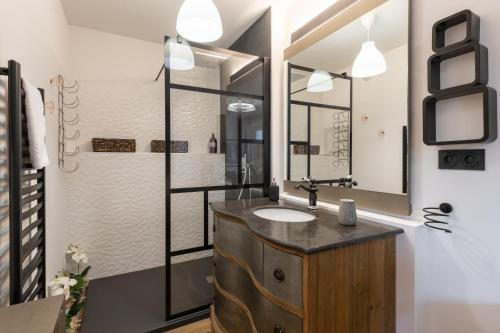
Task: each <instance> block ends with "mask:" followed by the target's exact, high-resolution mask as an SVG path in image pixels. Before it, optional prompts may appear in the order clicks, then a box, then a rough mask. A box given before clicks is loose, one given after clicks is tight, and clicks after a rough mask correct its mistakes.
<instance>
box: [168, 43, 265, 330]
mask: <svg viewBox="0 0 500 333" xmlns="http://www.w3.org/2000/svg"><path fill="white" fill-rule="evenodd" d="M167 40H168V39H167V38H166V41H167ZM191 49H192V51H193V55H194V60H195V67H194V68H192V69H190V70H184V71H178V70H169V69H168V68H167V69H166V72H165V87H166V88H165V97H166V104H165V105H166V117H165V119H166V128H165V140H166V142H171V141H183V142H187V146H188V149H187V152H182V153H180V152H179V153H178V152H177V150H176V149H175V145H172V146H170V145H166V147H167V150H166V154H165V158H166V251H167V253H166V294H167V295H166V296H167V302H166V314H167V320H172V319H177V318H185V316H189V315H195V314H198V313H202V312H204V311H205V312H206V311H208V308H209V306H210V304H211V303H212V296H213V289H212V284H213V277H212V248H213V245H212V244H213V243H212V237H213V235H212V224H213V221H212V213H211V211H210V207H209V203H210V202H215V201H223V200H237V199H245V198H249V197H262V196H266V195H267V190H268V185H269V183H270V179H269V177H270V176H269V175H270V172H269V170H270V167H269V165H270V158H269V123H270V121H269V114H270V111H269V95H268V91H269V59H266V58H259V57H256V56H252V55H248V54H242V53H237V52H233V51H229V50H224V49H218V48H213V47H207V46H204V45H198V44H191ZM212 134H213V135H214V136H215V137H216V139H217V143H218V147H217V153H216V154H214V153H209V140H210V138H211V137H212Z"/></svg>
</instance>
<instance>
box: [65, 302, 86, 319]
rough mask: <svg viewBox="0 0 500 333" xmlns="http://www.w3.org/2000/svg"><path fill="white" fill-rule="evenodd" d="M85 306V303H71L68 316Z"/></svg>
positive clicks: (75, 313) (72, 315)
mask: <svg viewBox="0 0 500 333" xmlns="http://www.w3.org/2000/svg"><path fill="white" fill-rule="evenodd" d="M84 306H85V303H77V302H75V303H73V305H72V306H71V308H70V309H69V311H68V316H70V317H74V316H76V315H77V314H78V312H80V310H81V309H82V308H83V307H84Z"/></svg>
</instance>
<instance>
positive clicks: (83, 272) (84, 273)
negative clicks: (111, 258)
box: [80, 266, 92, 277]
mask: <svg viewBox="0 0 500 333" xmlns="http://www.w3.org/2000/svg"><path fill="white" fill-rule="evenodd" d="M91 267H92V266H87V267H85V269H84V270H83V271H82V274H80V275H81V276H83V277H86V276H87V274H88V273H89V271H90V268H91Z"/></svg>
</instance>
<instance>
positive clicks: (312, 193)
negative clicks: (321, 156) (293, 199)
mask: <svg viewBox="0 0 500 333" xmlns="http://www.w3.org/2000/svg"><path fill="white" fill-rule="evenodd" d="M303 181H304V182H308V183H309V184H308V186H304V185H302V184H299V185H297V186H295V189H296V190H300V189H301V188H302V189H304V190H306V191H307V192H309V209H318V206H317V205H316V204H317V202H318V194H317V193H318V191H319V188H318V185H316V179H314V178H313V177H310V178H309V179H307V178H305V177H304V178H303Z"/></svg>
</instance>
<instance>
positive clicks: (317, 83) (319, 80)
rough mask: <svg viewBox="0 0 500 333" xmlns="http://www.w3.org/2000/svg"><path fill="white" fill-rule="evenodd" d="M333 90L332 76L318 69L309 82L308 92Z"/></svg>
mask: <svg viewBox="0 0 500 333" xmlns="http://www.w3.org/2000/svg"><path fill="white" fill-rule="evenodd" d="M332 89H333V82H332V77H331V75H330V74H329V73H328V72H326V71H323V70H320V69H316V70H314V72H313V73H312V75H311V77H310V78H309V82H307V91H309V92H312V93H320V92H326V91H330V90H332Z"/></svg>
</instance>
